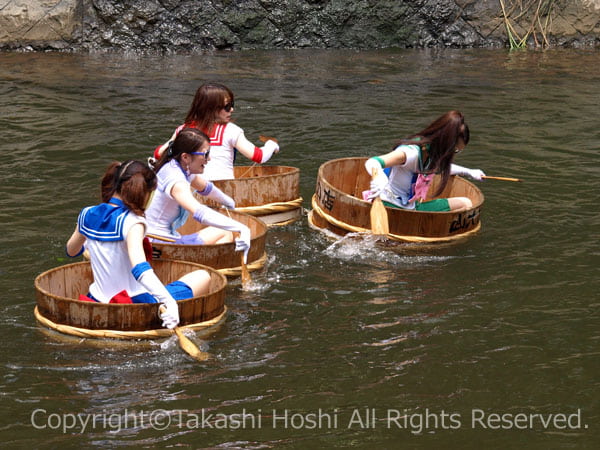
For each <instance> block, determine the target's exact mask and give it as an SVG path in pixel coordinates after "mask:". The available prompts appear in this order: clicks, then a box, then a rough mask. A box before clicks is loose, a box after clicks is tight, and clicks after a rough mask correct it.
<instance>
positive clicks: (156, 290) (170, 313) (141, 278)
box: [131, 261, 179, 328]
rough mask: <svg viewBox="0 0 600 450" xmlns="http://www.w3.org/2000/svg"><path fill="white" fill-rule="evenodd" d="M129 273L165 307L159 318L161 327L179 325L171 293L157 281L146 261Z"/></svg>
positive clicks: (177, 313)
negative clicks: (161, 323) (161, 321)
mask: <svg viewBox="0 0 600 450" xmlns="http://www.w3.org/2000/svg"><path fill="white" fill-rule="evenodd" d="M131 273H132V274H133V276H134V277H135V279H136V280H137V282H138V283H140V284H141V285H142V286H143V287H144V289H146V290H147V291H148V292H149V293H150V294H152V295H153V296H154V297H155V298H156V299H157V300H158V301H159V302H160V303H162V304H163V305H165V307H166V311H165V312H164V313H161V315H160V318H161V319H162V320H163V326H165V327H167V328H175V327H176V326H177V324H178V323H179V307H178V306H177V302H176V301H175V299H174V298H173V296H172V295H171V293H170V292H169V291H168V290H167V288H166V287H165V285H164V284H162V282H161V281H160V280H159V279H158V277H157V276H156V274H155V273H154V270H152V267H151V266H150V264H149V263H148V262H146V261H144V262H142V263H139V264H137V265H136V266H135V267H134V268H133V269H131Z"/></svg>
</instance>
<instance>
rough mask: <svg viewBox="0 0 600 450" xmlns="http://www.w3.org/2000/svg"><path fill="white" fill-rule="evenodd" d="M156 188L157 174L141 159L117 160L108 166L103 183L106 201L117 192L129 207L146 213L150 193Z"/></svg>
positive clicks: (104, 199) (102, 190) (102, 189)
mask: <svg viewBox="0 0 600 450" xmlns="http://www.w3.org/2000/svg"><path fill="white" fill-rule="evenodd" d="M154 189H156V174H155V173H154V172H153V171H152V170H151V169H150V168H149V167H148V166H147V165H146V164H144V163H143V162H141V161H132V160H130V161H124V162H122V163H121V162H118V161H115V162H113V163H111V164H110V165H109V166H108V169H106V172H105V173H104V176H103V177H102V183H101V196H102V201H103V202H104V203H108V202H110V199H111V198H112V196H113V195H114V194H115V193H117V194H119V196H120V197H121V199H122V200H123V203H125V206H127V208H128V209H130V210H131V211H133V212H134V213H136V214H137V215H138V216H143V215H144V207H145V204H146V200H147V199H148V194H149V193H150V192H152V191H153V190H154Z"/></svg>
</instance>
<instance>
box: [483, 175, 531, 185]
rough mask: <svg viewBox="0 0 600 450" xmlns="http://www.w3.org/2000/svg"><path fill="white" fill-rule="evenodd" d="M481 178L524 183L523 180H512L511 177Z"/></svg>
mask: <svg viewBox="0 0 600 450" xmlns="http://www.w3.org/2000/svg"><path fill="white" fill-rule="evenodd" d="M481 178H484V179H486V180H500V181H516V182H518V183H520V182H522V181H523V180H521V179H519V178H510V177H491V176H489V175H484V176H482V177H481Z"/></svg>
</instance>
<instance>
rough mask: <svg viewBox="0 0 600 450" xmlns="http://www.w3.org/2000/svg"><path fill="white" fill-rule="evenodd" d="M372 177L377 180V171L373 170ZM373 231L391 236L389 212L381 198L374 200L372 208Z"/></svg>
mask: <svg viewBox="0 0 600 450" xmlns="http://www.w3.org/2000/svg"><path fill="white" fill-rule="evenodd" d="M371 176H372V178H373V179H375V177H376V176H377V169H374V170H373V174H372V175H371ZM371 231H372V232H373V234H384V235H388V234H390V225H389V223H388V215H387V211H386V210H385V206H384V205H383V201H381V197H379V196H377V197H375V198H374V199H373V205H372V206H371Z"/></svg>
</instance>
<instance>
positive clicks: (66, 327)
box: [34, 259, 227, 339]
mask: <svg viewBox="0 0 600 450" xmlns="http://www.w3.org/2000/svg"><path fill="white" fill-rule="evenodd" d="M152 267H153V269H154V271H155V273H156V275H157V276H158V277H159V279H160V280H161V281H162V282H163V283H164V284H168V283H170V282H172V281H175V280H177V279H179V278H181V277H182V276H183V275H185V274H186V273H189V272H192V271H194V270H198V269H204V270H206V271H208V272H209V274H210V284H209V290H208V292H207V293H206V294H204V295H202V296H198V297H193V298H189V299H186V300H180V301H178V302H177V304H178V306H179V316H180V323H179V328H190V329H203V328H207V327H211V326H214V325H216V324H218V323H219V322H221V321H222V320H223V319H224V317H225V315H226V312H227V308H226V306H225V288H226V286H227V279H226V278H225V276H224V275H223V274H221V273H219V272H218V271H216V270H215V269H213V268H211V267H208V266H204V265H201V264H196V263H191V262H188V261H174V260H167V259H165V260H155V261H152ZM92 281H93V274H92V269H91V266H90V263H89V262H87V261H85V262H79V263H73V264H66V265H64V266H60V267H56V268H54V269H50V270H47V271H46V272H43V273H42V274H40V275H38V276H37V277H36V279H35V282H34V285H35V290H36V302H37V305H36V307H35V309H34V314H35V317H36V319H37V320H38V322H40V323H41V324H42V325H44V326H46V327H48V328H51V329H53V330H56V331H59V332H61V333H65V334H70V335H74V336H79V337H86V338H115V339H156V338H163V337H168V336H171V335H172V334H174V330H169V329H166V328H163V326H162V321H161V320H160V317H159V306H160V304H159V303H133V304H111V303H98V302H87V301H81V300H79V299H78V298H79V295H80V294H83V295H86V294H87V292H88V288H89V286H90V284H91V283H92Z"/></svg>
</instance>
